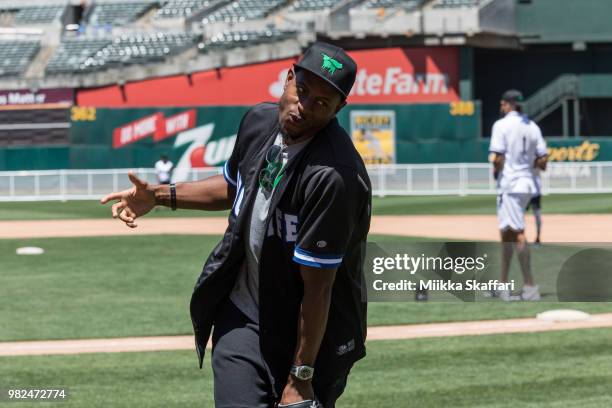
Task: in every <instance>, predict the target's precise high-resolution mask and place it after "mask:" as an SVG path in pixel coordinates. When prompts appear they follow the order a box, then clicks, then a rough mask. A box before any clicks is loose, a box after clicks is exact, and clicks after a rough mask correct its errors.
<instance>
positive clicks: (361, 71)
mask: <svg viewBox="0 0 612 408" xmlns="http://www.w3.org/2000/svg"><path fill="white" fill-rule="evenodd" d="M349 54H350V55H351V57H353V59H355V61H356V62H357V66H358V70H357V77H356V80H355V85H354V87H353V89H352V91H351V94H350V96H349V102H350V103H360V104H388V103H449V102H453V101H457V100H459V92H458V82H459V79H458V78H459V74H458V73H459V51H458V49H456V48H447V47H441V48H435V47H434V48H408V49H403V48H381V49H373V50H361V51H351V52H349ZM294 62H295V59H292V58H289V59H283V60H278V61H271V62H266V63H262V64H252V65H246V66H241V67H231V68H221V69H219V70H218V71H201V72H195V73H193V74H192V75H191V77H190V78H187V76H186V75H179V76H172V77H165V78H157V79H148V80H144V81H137V82H131V83H128V84H126V85H125V87H124V89H123V91H122V90H120V89H119V87H118V86H110V87H104V88H96V89H86V90H82V91H79V93H78V95H77V101H78V105H80V106H97V107H128V106H131V107H145V106H146V107H150V106H156V107H162V106H173V107H177V106H247V105H255V104H257V103H260V102H265V101H277V100H278V98H279V97H280V95H281V94H282V92H283V85H284V82H285V79H286V77H287V72H288V70H289V69H290V68H291V66H292V65H293V63H294ZM254 79H256V80H254Z"/></svg>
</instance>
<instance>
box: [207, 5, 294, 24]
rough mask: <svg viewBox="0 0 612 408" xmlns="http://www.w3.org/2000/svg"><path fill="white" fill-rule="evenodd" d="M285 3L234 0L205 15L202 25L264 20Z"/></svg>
mask: <svg viewBox="0 0 612 408" xmlns="http://www.w3.org/2000/svg"><path fill="white" fill-rule="evenodd" d="M287 2H288V1H287V0H236V1H233V2H231V3H229V4H227V5H225V6H223V7H221V8H219V9H218V10H216V11H213V12H211V13H209V14H207V15H205V16H204V18H203V19H202V23H203V24H208V23H217V22H221V23H239V22H242V21H246V20H254V19H260V18H265V17H267V16H268V15H269V14H270V13H272V12H273V11H275V10H276V9H278V8H280V7H282V6H284V5H285V4H287Z"/></svg>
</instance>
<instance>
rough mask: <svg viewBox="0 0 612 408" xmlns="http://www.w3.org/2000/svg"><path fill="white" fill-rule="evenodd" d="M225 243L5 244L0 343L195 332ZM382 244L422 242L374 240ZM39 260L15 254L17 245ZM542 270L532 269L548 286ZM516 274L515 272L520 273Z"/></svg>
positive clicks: (486, 314)
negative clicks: (212, 262)
mask: <svg viewBox="0 0 612 408" xmlns="http://www.w3.org/2000/svg"><path fill="white" fill-rule="evenodd" d="M218 239H219V237H215V236H181V235H178V236H168V235H166V236H132V237H95V238H53V239H31V240H30V239H29V240H0V260H1V262H0V341H8V340H37V339H69V338H95V337H122V336H151V335H173V334H190V333H191V322H190V318H189V299H190V296H191V291H192V289H193V284H194V283H195V280H196V277H197V276H198V275H199V272H200V270H201V267H202V264H203V262H204V260H205V259H206V257H207V256H208V254H209V253H210V251H211V249H212V248H213V246H214V245H215V244H216V242H217V241H218ZM371 239H372V240H376V241H378V242H393V243H398V242H405V243H409V242H416V241H424V240H423V239H419V238H400V239H398V238H396V237H376V236H372V237H371ZM30 245H35V246H40V247H43V248H44V249H45V250H46V253H45V254H44V255H42V256H17V255H16V254H15V249H16V248H18V247H20V246H30ZM545 271H546V270H545V269H544V270H536V276H537V277H538V279H542V280H543V282H545V283H547V284H549V285H550V282H547V281H546V280H545V276H542V275H543V273H545ZM515 276H516V275H515ZM570 307H571V308H576V309H580V310H584V311H586V312H593V313H595V312H610V311H612V304H606V303H581V304H569V303H564V304H559V303H518V302H517V303H502V302H497V301H495V302H488V303H475V304H474V303H458V302H454V303H435V302H429V303H426V304H415V303H413V302H409V303H388V302H386V303H371V304H370V309H369V320H368V323H369V324H370V325H381V324H405V323H424V322H443V321H456V320H481V319H498V318H512V317H527V316H534V315H535V314H536V313H538V312H541V311H545V310H549V309H553V308H570Z"/></svg>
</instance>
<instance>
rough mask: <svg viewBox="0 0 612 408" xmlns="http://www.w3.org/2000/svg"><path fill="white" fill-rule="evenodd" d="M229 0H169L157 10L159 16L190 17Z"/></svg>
mask: <svg viewBox="0 0 612 408" xmlns="http://www.w3.org/2000/svg"><path fill="white" fill-rule="evenodd" d="M228 2H229V0H169V1H166V2H165V3H164V4H163V6H162V8H160V9H159V10H157V14H156V17H157V18H178V17H189V16H191V15H193V14H197V13H200V12H203V11H205V10H206V9H215V8H218V7H221V6H223V5H225V4H226V3H228Z"/></svg>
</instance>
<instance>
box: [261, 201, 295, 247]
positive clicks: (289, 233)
mask: <svg viewBox="0 0 612 408" xmlns="http://www.w3.org/2000/svg"><path fill="white" fill-rule="evenodd" d="M298 227H299V220H298V217H297V215H293V214H285V213H283V212H282V211H281V210H279V209H278V208H277V209H276V210H275V212H274V216H272V218H271V219H270V224H268V231H267V233H266V236H268V237H271V236H273V235H276V236H277V237H279V238H280V239H282V240H283V241H284V242H295V241H296V240H297V232H298Z"/></svg>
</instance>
